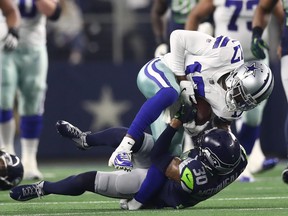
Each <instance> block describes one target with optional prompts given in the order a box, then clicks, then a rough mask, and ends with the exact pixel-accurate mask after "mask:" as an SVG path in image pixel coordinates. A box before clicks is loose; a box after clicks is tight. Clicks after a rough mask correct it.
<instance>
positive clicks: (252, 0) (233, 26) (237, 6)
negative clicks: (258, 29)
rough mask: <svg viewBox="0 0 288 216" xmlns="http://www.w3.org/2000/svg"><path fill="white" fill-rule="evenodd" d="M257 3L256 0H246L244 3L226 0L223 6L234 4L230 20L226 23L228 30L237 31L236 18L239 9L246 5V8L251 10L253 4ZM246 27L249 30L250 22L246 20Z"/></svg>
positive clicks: (236, 0) (250, 28)
mask: <svg viewBox="0 0 288 216" xmlns="http://www.w3.org/2000/svg"><path fill="white" fill-rule="evenodd" d="M244 4H245V5H244ZM257 4H258V0H248V1H247V2H246V3H245V2H244V1H239V0H226V2H225V6H226V7H230V6H235V10H234V13H233V15H232V17H231V19H230V22H229V24H228V30H230V31H237V30H238V26H237V25H236V22H237V19H238V17H239V15H240V12H241V10H242V9H243V5H244V7H246V10H253V6H255V5H257ZM246 25H247V29H248V30H249V31H251V30H252V22H251V21H248V22H247V23H246Z"/></svg>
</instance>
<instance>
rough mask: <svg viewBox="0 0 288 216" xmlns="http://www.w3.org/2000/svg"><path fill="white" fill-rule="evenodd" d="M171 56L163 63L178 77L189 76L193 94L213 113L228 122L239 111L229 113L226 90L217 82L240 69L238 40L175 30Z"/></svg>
mask: <svg viewBox="0 0 288 216" xmlns="http://www.w3.org/2000/svg"><path fill="white" fill-rule="evenodd" d="M170 44H171V53H168V54H166V55H165V56H164V57H163V61H164V62H165V64H167V65H168V67H169V68H170V69H171V70H172V71H173V72H174V73H175V75H177V76H184V75H187V74H190V75H191V76H192V78H193V80H194V83H195V84H196V85H197V89H195V92H196V94H198V95H199V96H201V97H204V98H205V99H206V101H207V102H208V103H209V104H210V105H211V107H212V109H213V112H214V113H215V114H216V115H217V116H218V117H221V118H224V119H227V120H234V119H238V118H239V117H240V116H241V114H242V112H231V111H229V110H228V109H227V106H226V102H225V95H226V90H225V89H224V88H223V87H222V85H221V83H219V79H220V78H221V77H222V76H224V75H226V74H229V73H230V72H232V71H234V70H235V69H236V68H238V67H239V66H241V65H242V64H243V63H244V61H243V51H242V47H241V45H240V43H239V41H237V40H234V39H231V38H229V37H226V36H222V35H221V36H218V37H216V38H214V37H211V36H209V35H207V34H204V33H201V32H197V31H185V30H176V31H174V32H173V33H172V34H171V39H170Z"/></svg>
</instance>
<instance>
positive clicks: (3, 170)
mask: <svg viewBox="0 0 288 216" xmlns="http://www.w3.org/2000/svg"><path fill="white" fill-rule="evenodd" d="M22 179H23V165H22V163H21V161H20V159H19V158H18V157H17V156H15V155H11V154H8V153H6V152H3V151H0V190H9V189H11V188H12V187H15V186H16V185H18V184H19V183H20V182H21V181H22Z"/></svg>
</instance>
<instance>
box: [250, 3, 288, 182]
mask: <svg viewBox="0 0 288 216" xmlns="http://www.w3.org/2000/svg"><path fill="white" fill-rule="evenodd" d="M279 5H281V6H282V7H283V11H282V12H283V13H284V17H283V19H282V20H279V23H280V26H281V28H282V36H281V49H280V50H281V51H280V53H279V54H280V55H281V81H282V85H283V88H284V92H285V95H286V99H287V101H288V73H287V67H288V1H287V0H283V1H282V4H281V0H259V4H258V6H257V8H256V11H255V15H254V18H253V24H252V25H253V36H252V43H251V51H252V53H253V54H254V55H255V57H257V58H259V59H263V58H265V49H267V48H268V46H267V44H266V42H265V39H264V40H263V38H262V33H263V31H264V29H265V27H266V26H267V20H268V17H269V15H270V14H271V13H272V11H273V10H275V8H276V7H278V6H279ZM284 135H285V140H286V145H287V143H288V117H287V118H286V123H285V127H284ZM282 177H283V181H284V182H285V183H288V167H287V168H286V169H285V170H284V171H283V173H282Z"/></svg>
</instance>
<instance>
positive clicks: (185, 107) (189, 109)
mask: <svg viewBox="0 0 288 216" xmlns="http://www.w3.org/2000/svg"><path fill="white" fill-rule="evenodd" d="M196 112H197V109H196V107H195V106H193V105H192V106H191V105H189V104H182V105H181V107H180V109H179V110H178V112H177V113H176V114H175V116H174V118H176V119H178V120H179V121H181V122H182V123H186V122H190V121H193V120H194V119H195V115H196Z"/></svg>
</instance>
